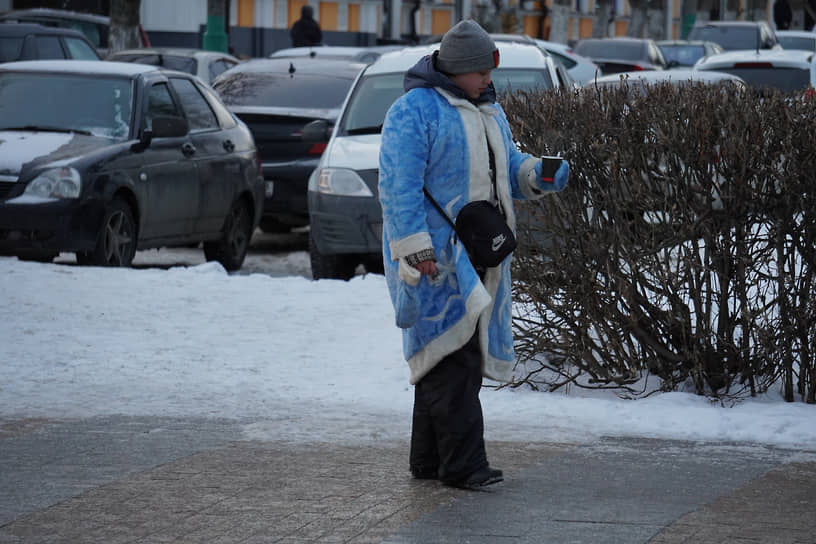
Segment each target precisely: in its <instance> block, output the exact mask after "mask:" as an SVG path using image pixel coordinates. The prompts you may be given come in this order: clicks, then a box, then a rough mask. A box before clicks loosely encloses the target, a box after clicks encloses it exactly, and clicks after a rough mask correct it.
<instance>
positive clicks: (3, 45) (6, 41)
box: [0, 38, 23, 62]
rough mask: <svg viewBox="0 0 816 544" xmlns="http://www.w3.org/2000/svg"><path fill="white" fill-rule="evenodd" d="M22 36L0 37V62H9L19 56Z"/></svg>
mask: <svg viewBox="0 0 816 544" xmlns="http://www.w3.org/2000/svg"><path fill="white" fill-rule="evenodd" d="M22 48H23V38H0V62H11V61H13V60H17V59H19V58H20V50H21V49H22Z"/></svg>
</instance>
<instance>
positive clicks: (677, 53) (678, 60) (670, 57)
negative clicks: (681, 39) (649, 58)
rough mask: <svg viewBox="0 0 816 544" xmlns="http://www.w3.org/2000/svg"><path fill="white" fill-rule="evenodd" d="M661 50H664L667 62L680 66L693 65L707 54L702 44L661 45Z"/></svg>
mask: <svg viewBox="0 0 816 544" xmlns="http://www.w3.org/2000/svg"><path fill="white" fill-rule="evenodd" d="M660 51H662V52H663V56H664V57H665V58H666V62H667V63H669V64H671V63H675V64H679V65H680V66H693V65H694V63H695V62H697V60H699V59H700V58H701V57H702V56H703V55H705V49H704V48H703V46H702V45H661V46H660Z"/></svg>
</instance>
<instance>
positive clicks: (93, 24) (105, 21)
mask: <svg viewBox="0 0 816 544" xmlns="http://www.w3.org/2000/svg"><path fill="white" fill-rule="evenodd" d="M0 21H3V22H5V21H14V22H18V23H37V24H41V25H44V26H50V27H60V28H71V29H74V30H78V31H79V32H82V34H84V35H85V37H86V38H87V39H88V41H89V42H91V44H93V46H94V47H95V48H96V50H97V52H98V53H99V55H100V56H101V57H102V58H105V57H106V56H107V54H108V45H109V44H108V36H109V34H110V32H109V28H110V17H106V16H104V15H95V14H92V13H80V12H77V11H68V10H64V9H51V8H30V9H13V10H11V11H7V12H5V13H2V14H0ZM139 40H140V41H141V43H140V45H141V46H142V47H150V40H149V39H148V37H147V33H146V32H145V31H144V29H143V28H142V25H139Z"/></svg>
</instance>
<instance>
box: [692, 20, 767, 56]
mask: <svg viewBox="0 0 816 544" xmlns="http://www.w3.org/2000/svg"><path fill="white" fill-rule="evenodd" d="M688 39H689V40H703V41H708V42H714V43H717V44H719V45H720V47H722V48H723V49H725V50H726V51H739V50H743V49H754V50H756V49H782V46H781V45H779V40H778V39H777V38H776V33H775V32H774V30H773V29H772V28H771V25H769V24H768V23H766V22H765V21H708V22H701V23H695V25H694V26H693V27H691V30H690V31H689V35H688Z"/></svg>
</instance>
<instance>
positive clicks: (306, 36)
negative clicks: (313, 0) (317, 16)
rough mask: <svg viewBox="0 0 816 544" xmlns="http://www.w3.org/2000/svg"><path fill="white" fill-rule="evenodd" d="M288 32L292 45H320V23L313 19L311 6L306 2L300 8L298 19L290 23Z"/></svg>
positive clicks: (321, 35) (321, 39)
mask: <svg viewBox="0 0 816 544" xmlns="http://www.w3.org/2000/svg"><path fill="white" fill-rule="evenodd" d="M289 34H290V36H291V37H292V47H306V46H309V45H320V42H322V41H323V32H322V31H321V30H320V25H318V24H317V21H315V20H314V10H313V9H312V6H310V5H308V4H307V5H305V6H303V7H302V8H300V19H298V20H297V21H295V23H294V24H293V25H292V30H291V31H290V32H289Z"/></svg>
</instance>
